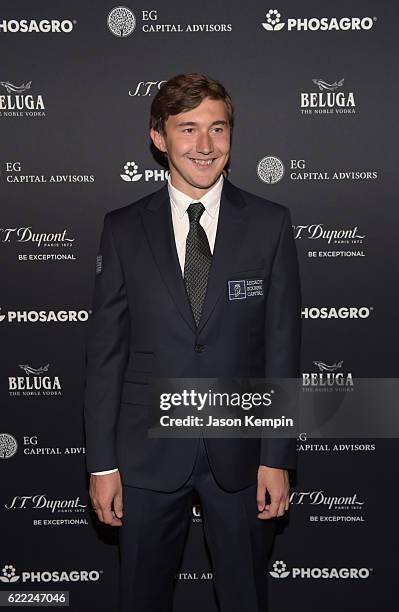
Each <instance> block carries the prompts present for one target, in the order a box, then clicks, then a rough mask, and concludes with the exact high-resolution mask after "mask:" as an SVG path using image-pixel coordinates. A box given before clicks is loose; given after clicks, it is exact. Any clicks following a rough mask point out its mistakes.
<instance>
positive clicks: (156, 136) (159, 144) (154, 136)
mask: <svg viewBox="0 0 399 612" xmlns="http://www.w3.org/2000/svg"><path fill="white" fill-rule="evenodd" d="M150 136H151V140H152V142H153V143H154V145H155V146H156V148H157V149H159V150H160V151H162V153H166V145H165V138H164V137H163V135H162V134H161V133H160V132H158V131H157V130H154V128H151V129H150Z"/></svg>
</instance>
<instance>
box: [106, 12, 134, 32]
mask: <svg viewBox="0 0 399 612" xmlns="http://www.w3.org/2000/svg"><path fill="white" fill-rule="evenodd" d="M107 24H108V27H109V30H110V32H112V34H114V35H115V36H119V37H125V36H129V35H130V34H131V33H132V32H133V30H134V28H135V27H136V17H135V16H134V13H133V11H131V10H130V9H129V8H127V7H126V6H116V7H115V8H113V9H112V11H110V12H109V14H108V18H107Z"/></svg>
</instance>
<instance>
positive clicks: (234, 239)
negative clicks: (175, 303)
mask: <svg viewBox="0 0 399 612" xmlns="http://www.w3.org/2000/svg"><path fill="white" fill-rule="evenodd" d="M246 213H247V211H246V204H245V201H244V199H243V197H242V196H241V193H240V191H239V189H237V187H235V186H234V185H232V184H231V183H230V182H229V181H228V180H227V179H225V180H224V183H223V190H222V195H221V199H220V210H219V218H218V226H217V231H216V240H215V247H214V250H213V256H212V265H211V269H210V272H209V278H208V286H207V290H206V296H205V301H204V305H203V308H202V314H201V318H200V321H199V325H198V330H197V331H198V333H200V331H201V330H202V329H203V327H204V325H205V324H206V322H207V321H208V319H209V317H210V316H211V314H212V312H213V310H214V308H215V306H216V304H217V302H218V300H219V298H220V297H221V295H222V294H223V292H225V291H227V278H228V275H229V273H230V272H231V270H232V269H233V267H234V265H235V261H236V260H237V259H238V257H239V254H240V250H241V248H242V245H243V244H245V235H246V232H247V214H246Z"/></svg>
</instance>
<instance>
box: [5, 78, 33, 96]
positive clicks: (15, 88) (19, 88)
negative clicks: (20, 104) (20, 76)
mask: <svg viewBox="0 0 399 612" xmlns="http://www.w3.org/2000/svg"><path fill="white" fill-rule="evenodd" d="M0 85H3V87H5V88H6V90H7V93H9V94H11V93H22V92H23V91H26V90H27V89H30V86H31V85H32V81H29V82H28V83H26V85H24V84H23V83H22V85H13V84H12V83H10V81H0Z"/></svg>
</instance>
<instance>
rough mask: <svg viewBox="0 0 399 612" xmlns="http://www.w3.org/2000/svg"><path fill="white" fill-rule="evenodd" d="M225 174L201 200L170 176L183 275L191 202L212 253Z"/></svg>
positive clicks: (97, 474)
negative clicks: (199, 210)
mask: <svg viewBox="0 0 399 612" xmlns="http://www.w3.org/2000/svg"><path fill="white" fill-rule="evenodd" d="M223 181H224V178H223V174H221V175H220V177H219V179H218V180H217V181H216V183H215V184H214V186H213V187H212V188H211V189H210V190H209V191H207V192H206V194H205V195H204V196H202V198H201V200H195V199H193V198H191V197H190V196H188V195H186V194H185V193H183V192H182V191H179V189H176V187H174V186H173V185H172V183H171V180H170V176H169V177H168V191H169V199H170V205H171V209H172V222H173V232H174V235H175V243H176V250H177V255H178V258H179V263H180V268H181V271H182V275H183V274H184V260H185V256H186V240H187V234H188V231H189V229H190V221H189V218H188V214H187V208H188V207H189V206H190V204H191V202H198V201H200V202H202V204H203V205H204V207H205V210H204V212H203V213H202V215H201V218H200V223H201V225H202V227H203V228H204V230H205V233H206V236H207V238H208V242H209V248H210V249H211V253H213V249H214V246H215V239H216V230H217V224H218V218H219V209H220V197H221V193H222V189H223ZM117 471H118V468H113V469H112V470H104V471H102V472H92V474H95V475H96V476H102V475H104V474H112V472H117Z"/></svg>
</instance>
